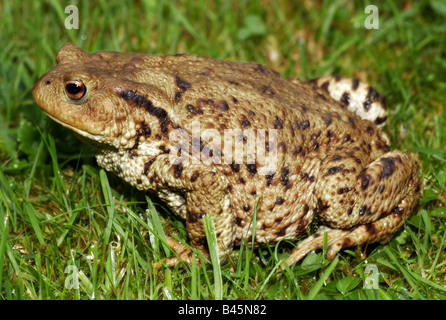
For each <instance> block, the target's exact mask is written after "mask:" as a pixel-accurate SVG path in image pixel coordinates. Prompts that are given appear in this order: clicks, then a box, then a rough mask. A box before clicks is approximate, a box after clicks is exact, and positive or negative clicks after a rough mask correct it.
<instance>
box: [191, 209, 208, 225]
mask: <svg viewBox="0 0 446 320" xmlns="http://www.w3.org/2000/svg"><path fill="white" fill-rule="evenodd" d="M205 215H206V213H203V212H201V213H192V212H190V211H188V212H187V214H186V220H187V222H191V223H194V222H197V220H198V219H202V218H203V217H204V216H205Z"/></svg>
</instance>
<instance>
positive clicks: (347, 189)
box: [338, 188, 352, 194]
mask: <svg viewBox="0 0 446 320" xmlns="http://www.w3.org/2000/svg"><path fill="white" fill-rule="evenodd" d="M350 190H352V188H339V189H338V194H344V193H346V192H349V191H350Z"/></svg>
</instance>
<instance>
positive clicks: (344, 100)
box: [341, 92, 350, 106]
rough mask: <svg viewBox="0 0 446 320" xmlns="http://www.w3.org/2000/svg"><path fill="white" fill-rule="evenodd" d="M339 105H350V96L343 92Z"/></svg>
mask: <svg viewBox="0 0 446 320" xmlns="http://www.w3.org/2000/svg"><path fill="white" fill-rule="evenodd" d="M341 103H342V104H343V105H344V106H348V105H349V104H350V94H349V93H348V92H344V94H343V95H342V97H341Z"/></svg>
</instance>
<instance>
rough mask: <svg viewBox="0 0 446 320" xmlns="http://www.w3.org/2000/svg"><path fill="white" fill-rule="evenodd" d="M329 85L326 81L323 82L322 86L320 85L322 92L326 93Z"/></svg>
mask: <svg viewBox="0 0 446 320" xmlns="http://www.w3.org/2000/svg"><path fill="white" fill-rule="evenodd" d="M329 84H330V83H329V82H328V81H325V82H324V83H323V84H322V85H321V88H322V89H323V90H324V91H326V92H328V85H329Z"/></svg>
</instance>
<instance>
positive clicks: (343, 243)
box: [342, 237, 353, 248]
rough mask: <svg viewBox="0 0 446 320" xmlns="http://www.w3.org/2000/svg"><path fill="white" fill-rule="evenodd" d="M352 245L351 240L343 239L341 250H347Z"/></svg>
mask: <svg viewBox="0 0 446 320" xmlns="http://www.w3.org/2000/svg"><path fill="white" fill-rule="evenodd" d="M352 244H353V240H352V239H350V238H349V237H345V238H344V240H342V248H348V247H350V246H351V245H352Z"/></svg>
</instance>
